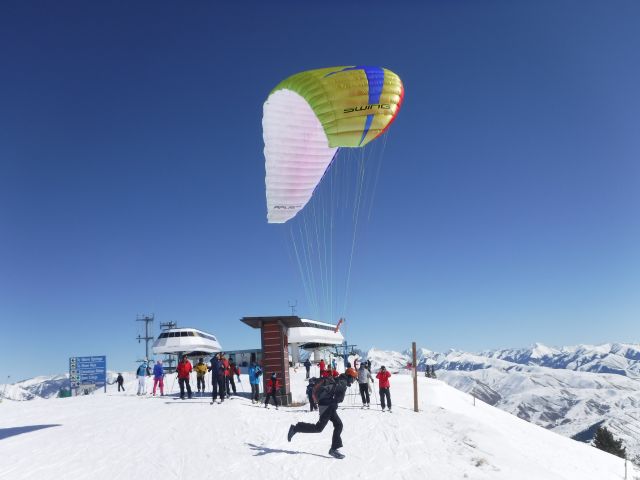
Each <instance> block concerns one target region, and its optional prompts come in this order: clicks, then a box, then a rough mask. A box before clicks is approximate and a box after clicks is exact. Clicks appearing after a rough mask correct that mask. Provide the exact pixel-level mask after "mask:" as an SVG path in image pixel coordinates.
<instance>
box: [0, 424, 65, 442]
mask: <svg viewBox="0 0 640 480" xmlns="http://www.w3.org/2000/svg"><path fill="white" fill-rule="evenodd" d="M61 426H62V425H61V424H59V423H52V424H48V425H26V426H24V427H11V428H0V440H4V439H5V438H9V437H13V436H14V435H20V434H21V433H29V432H35V431H36V430H42V429H43V428H51V427H61Z"/></svg>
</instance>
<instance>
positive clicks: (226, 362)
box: [220, 352, 231, 398]
mask: <svg viewBox="0 0 640 480" xmlns="http://www.w3.org/2000/svg"><path fill="white" fill-rule="evenodd" d="M220 363H221V364H222V367H223V368H224V390H225V392H226V395H227V398H229V397H230V396H231V389H230V387H229V375H230V373H231V368H230V367H229V360H228V359H227V358H225V356H224V352H222V353H221V354H220Z"/></svg>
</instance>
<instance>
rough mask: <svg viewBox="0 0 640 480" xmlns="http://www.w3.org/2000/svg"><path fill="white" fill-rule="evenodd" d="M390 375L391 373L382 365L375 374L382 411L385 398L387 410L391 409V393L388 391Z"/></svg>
mask: <svg viewBox="0 0 640 480" xmlns="http://www.w3.org/2000/svg"><path fill="white" fill-rule="evenodd" d="M390 376H391V373H390V372H389V371H388V370H387V369H386V368H384V365H383V366H381V367H380V371H379V372H378V373H377V375H376V378H377V379H378V386H379V387H380V406H381V407H382V411H383V412H384V409H385V399H386V400H387V402H386V404H387V405H389V411H391V393H390V392H389V389H390V388H391V384H390V383H389V377H390Z"/></svg>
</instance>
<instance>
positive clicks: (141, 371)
mask: <svg viewBox="0 0 640 480" xmlns="http://www.w3.org/2000/svg"><path fill="white" fill-rule="evenodd" d="M147 368H148V367H147V362H142V363H141V364H140V366H139V367H138V371H137V372H136V378H137V379H138V393H137V395H146V394H147V384H146V377H147Z"/></svg>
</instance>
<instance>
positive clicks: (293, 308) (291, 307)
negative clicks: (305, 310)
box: [287, 300, 298, 316]
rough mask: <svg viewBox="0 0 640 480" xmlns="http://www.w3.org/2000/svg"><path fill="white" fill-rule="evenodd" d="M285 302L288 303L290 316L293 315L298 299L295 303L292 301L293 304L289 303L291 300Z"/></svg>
mask: <svg viewBox="0 0 640 480" xmlns="http://www.w3.org/2000/svg"><path fill="white" fill-rule="evenodd" d="M287 303H288V304H289V308H290V309H291V316H294V315H295V314H296V307H297V306H298V300H296V303H294V304H293V305H291V302H289V301H287Z"/></svg>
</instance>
